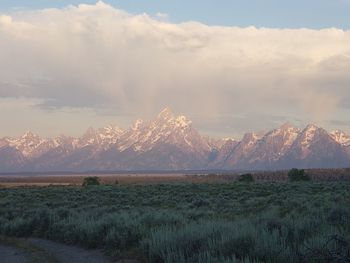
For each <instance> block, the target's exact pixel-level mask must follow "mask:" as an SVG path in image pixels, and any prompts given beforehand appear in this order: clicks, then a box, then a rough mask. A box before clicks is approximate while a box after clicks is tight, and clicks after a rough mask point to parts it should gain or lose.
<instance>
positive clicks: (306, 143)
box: [0, 108, 350, 172]
mask: <svg viewBox="0 0 350 263" xmlns="http://www.w3.org/2000/svg"><path fill="white" fill-rule="evenodd" d="M0 160H1V161H0V162H1V172H19V171H43V172H44V171H88V170H94V171H113V170H208V169H219V170H234V169H244V170H256V169H262V170H270V169H288V168H291V167H301V168H316V167H317V168H340V167H347V166H349V165H350V135H348V134H346V133H345V132H342V131H339V130H336V131H332V132H327V131H326V130H324V129H322V128H320V127H317V126H315V125H311V124H310V125H308V126H307V127H306V128H304V129H298V128H296V127H294V126H293V125H292V124H291V123H286V124H283V125H282V126H281V127H279V128H276V129H273V130H271V131H269V132H267V133H265V134H261V133H246V134H245V135H244V136H243V138H242V139H241V140H235V139H218V138H210V137H209V136H204V135H202V134H200V133H199V132H198V131H197V130H196V129H195V128H194V125H193V124H192V121H191V120H189V119H188V118H187V117H186V116H183V115H181V116H176V115H175V114H174V113H173V112H172V111H171V110H170V109H169V108H166V109H164V110H163V111H162V112H160V113H159V114H158V115H157V116H156V117H155V118H154V119H153V120H150V121H144V120H140V119H139V120H137V121H135V123H134V124H133V125H132V127H131V128H129V129H126V130H123V129H121V128H118V127H114V126H107V127H104V128H101V129H98V130H95V129H93V128H89V129H88V130H87V131H86V133H85V134H84V135H83V136H81V137H79V138H73V137H69V136H64V135H61V136H59V137H57V138H52V139H43V138H41V137H40V136H39V135H36V134H33V133H32V132H29V131H28V132H26V133H25V134H24V135H23V136H21V137H18V138H11V137H5V138H2V139H1V140H0Z"/></svg>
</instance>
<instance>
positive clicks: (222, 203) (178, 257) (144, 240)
mask: <svg viewBox="0 0 350 263" xmlns="http://www.w3.org/2000/svg"><path fill="white" fill-rule="evenodd" d="M0 234H1V235H5V236H13V237H29V236H31V237H41V238H48V239H52V240H55V241H59V242H63V243H67V244H78V245H81V246H84V247H87V248H102V249H104V250H105V251H106V253H107V254H109V255H112V256H114V257H115V258H118V259H126V258H130V259H137V260H139V261H141V262H169V263H171V262H179V263H181V262H348V261H346V260H348V259H349V258H350V182H317V183H312V182H302V183H271V182H269V183H249V184H247V183H239V182H229V183H188V182H187V183H180V182H179V183H177V182H174V183H163V184H159V183H158V184H142V185H139V184H136V185H134V184H119V185H102V186H91V187H78V186H60V187H59V186H49V187H41V188H37V187H32V188H11V189H0Z"/></svg>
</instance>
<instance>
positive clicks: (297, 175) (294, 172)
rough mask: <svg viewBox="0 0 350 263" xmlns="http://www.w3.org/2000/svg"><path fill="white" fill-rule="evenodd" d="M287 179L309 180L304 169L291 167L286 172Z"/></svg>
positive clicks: (291, 180)
mask: <svg viewBox="0 0 350 263" xmlns="http://www.w3.org/2000/svg"><path fill="white" fill-rule="evenodd" d="M288 179H289V181H290V182H300V181H311V178H310V176H308V175H307V174H305V170H304V169H301V170H299V169H296V168H293V169H291V170H290V171H289V172H288Z"/></svg>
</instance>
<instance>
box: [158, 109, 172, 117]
mask: <svg viewBox="0 0 350 263" xmlns="http://www.w3.org/2000/svg"><path fill="white" fill-rule="evenodd" d="M157 118H158V119H164V120H169V119H172V118H174V113H173V112H172V110H171V109H170V108H168V107H166V108H165V109H164V110H162V111H161V112H160V113H159V114H158V117H157Z"/></svg>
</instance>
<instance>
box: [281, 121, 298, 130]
mask: <svg viewBox="0 0 350 263" xmlns="http://www.w3.org/2000/svg"><path fill="white" fill-rule="evenodd" d="M280 129H281V130H291V129H293V130H294V129H297V128H296V127H295V126H294V125H293V124H292V123H290V122H286V123H284V124H282V125H281V127H280Z"/></svg>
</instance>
